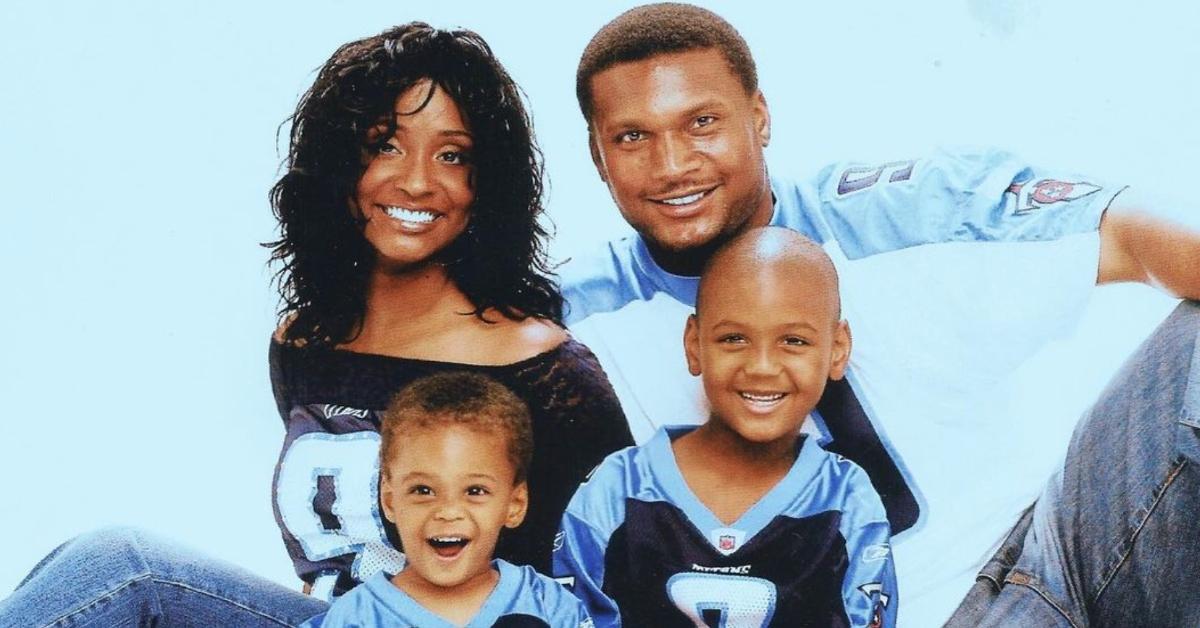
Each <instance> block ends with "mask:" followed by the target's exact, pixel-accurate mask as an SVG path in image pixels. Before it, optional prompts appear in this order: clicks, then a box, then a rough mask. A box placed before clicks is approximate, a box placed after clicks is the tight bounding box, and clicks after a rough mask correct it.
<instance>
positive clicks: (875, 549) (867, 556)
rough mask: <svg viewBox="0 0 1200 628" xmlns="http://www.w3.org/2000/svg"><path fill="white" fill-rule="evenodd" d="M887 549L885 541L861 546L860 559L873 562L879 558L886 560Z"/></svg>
mask: <svg viewBox="0 0 1200 628" xmlns="http://www.w3.org/2000/svg"><path fill="white" fill-rule="evenodd" d="M888 549H889V548H888V546H887V543H881V544H879V545H868V546H866V547H864V548H863V553H862V561H863V562H864V563H873V562H875V561H879V560H887V557H888Z"/></svg>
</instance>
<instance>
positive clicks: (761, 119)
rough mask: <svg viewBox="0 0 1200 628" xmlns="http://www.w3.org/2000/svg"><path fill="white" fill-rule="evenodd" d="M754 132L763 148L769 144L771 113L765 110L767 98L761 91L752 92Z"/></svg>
mask: <svg viewBox="0 0 1200 628" xmlns="http://www.w3.org/2000/svg"><path fill="white" fill-rule="evenodd" d="M754 130H755V131H756V132H757V133H758V141H759V142H760V143H761V144H762V146H763V147H764V148H765V147H766V146H767V144H770V143H771V111H770V110H769V109H767V97H766V96H763V93H762V90H758V91H756V92H754Z"/></svg>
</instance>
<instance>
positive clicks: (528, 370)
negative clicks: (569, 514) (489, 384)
mask: <svg viewBox="0 0 1200 628" xmlns="http://www.w3.org/2000/svg"><path fill="white" fill-rule="evenodd" d="M555 358H556V359H553V360H537V361H530V362H525V363H521V364H519V365H517V368H515V369H514V370H512V371H510V372H507V373H504V374H501V376H502V378H503V377H505V376H507V378H508V379H507V381H504V383H505V384H506V385H508V386H509V387H510V388H512V389H513V390H514V391H515V392H517V394H518V395H520V396H521V397H522V398H524V399H525V401H526V403H528V404H529V410H530V415H531V416H532V418H533V434H534V449H533V450H534V454H533V464H532V466H531V468H530V471H529V493H530V495H531V499H530V504H529V513H528V515H526V517H525V523H524V525H522V526H521V527H520V528H518V529H517V530H514V531H510V532H508V533H507V534H506V535H505V536H504V537H502V538H501V540H500V545H499V547H498V548H497V554H498V555H501V556H507V557H509V558H508V560H510V561H513V562H517V563H525V564H529V565H533V567H534V568H535V569H537V570H538V571H541V572H542V573H549V571H550V569H549V568H550V554H551V552H552V551H553V544H554V536H555V534H556V533H557V531H558V526H559V522H560V520H561V518H562V513H563V511H564V510H566V507H567V502H569V501H570V500H571V496H572V495H574V494H575V489H576V488H578V487H579V484H580V483H582V482H583V480H584V479H585V478H586V477H587V475H588V473H590V472H591V470H592V469H594V468H595V467H596V465H598V464H600V461H602V460H604V458H605V456H607V455H608V454H610V453H612V452H614V451H617V450H619V449H622V448H624V447H629V446H632V445H633V444H634V443H633V436H632V435H631V434H630V431H629V425H628V424H627V423H626V421H625V415H624V413H622V412H621V405H620V402H619V401H617V395H616V393H615V392H613V389H612V386H611V385H610V384H609V383H608V378H607V377H605V375H604V371H603V370H602V369H601V367H600V363H599V362H598V361H597V360H596V357H595V356H594V355H592V352H591V350H589V349H588V348H587V347H586V346H584V345H583V344H581V343H579V342H577V341H575V340H573V339H572V340H568V341H567V342H565V343H563V345H562V346H561V347H559V348H558V350H557V351H556V352H555Z"/></svg>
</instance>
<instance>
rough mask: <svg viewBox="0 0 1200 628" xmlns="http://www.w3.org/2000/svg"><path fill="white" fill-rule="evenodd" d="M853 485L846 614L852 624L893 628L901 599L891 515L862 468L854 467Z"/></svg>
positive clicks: (847, 526) (846, 527)
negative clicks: (891, 541)
mask: <svg viewBox="0 0 1200 628" xmlns="http://www.w3.org/2000/svg"><path fill="white" fill-rule="evenodd" d="M850 486H851V488H850V493H849V495H848V496H847V499H846V503H845V504H844V505H843V518H842V535H843V536H844V537H845V539H846V556H847V559H848V561H849V564H848V565H847V567H846V576H845V580H844V581H843V582H842V600H843V602H844V603H845V607H846V616H847V617H848V618H849V619H850V625H851V626H856V627H857V626H861V627H863V628H880V627H883V626H887V627H892V626H895V625H896V611H897V609H898V608H899V606H900V600H899V595H898V592H897V589H896V565H895V562H894V561H893V560H892V548H891V544H890V537H891V531H890V529H889V527H888V523H887V517H886V515H885V514H884V510H883V504H882V503H881V502H880V501H879V497H878V495H876V493H875V491H874V490H873V489H872V488H871V484H870V481H869V480H868V479H867V475H866V473H865V472H863V471H862V469H860V468H857V467H854V468H853V470H852V472H851V473H850Z"/></svg>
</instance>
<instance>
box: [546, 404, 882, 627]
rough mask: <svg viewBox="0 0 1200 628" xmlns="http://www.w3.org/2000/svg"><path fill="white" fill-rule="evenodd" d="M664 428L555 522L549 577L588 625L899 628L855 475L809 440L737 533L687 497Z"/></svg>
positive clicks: (878, 516) (868, 494)
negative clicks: (562, 585)
mask: <svg viewBox="0 0 1200 628" xmlns="http://www.w3.org/2000/svg"><path fill="white" fill-rule="evenodd" d="M690 429H693V428H668V429H666V430H661V431H659V432H658V433H656V434H655V436H654V437H653V438H652V439H651V440H650V442H648V443H647V444H646V445H644V446H642V447H635V448H630V449H626V450H624V451H621V452H618V453H616V454H613V455H612V456H610V457H609V458H608V459H607V460H605V462H604V463H603V464H602V465H601V466H600V467H599V468H598V469H597V470H596V472H595V474H593V476H592V477H591V479H589V480H588V481H587V482H586V483H585V484H584V485H583V486H581V487H580V489H579V492H578V493H576V494H575V497H574V499H572V500H571V504H570V506H569V507H568V508H567V512H566V514H565V515H564V517H563V528H562V543H561V547H560V548H559V549H557V550H556V551H555V557H554V569H555V575H556V576H558V578H559V581H560V582H566V583H569V584H571V585H572V586H573V587H574V590H575V593H576V595H578V596H579V597H580V599H582V600H584V602H585V604H586V605H587V607H588V611H589V613H591V615H592V617H593V618H594V619H595V621H596V623H597V626H615V625H621V626H627V627H630V626H633V627H639V626H654V627H662V628H670V627H676V626H677V627H680V628H688V627H699V628H704V627H706V626H722V627H727V628H765V627H768V626H789V627H794V626H814V627H816V626H822V627H824V626H869V625H871V622H872V621H874V619H875V618H876V616H877V615H878V617H879V618H880V619H881V620H882V621H884V622H885V625H889V626H890V625H894V617H895V612H896V608H897V604H896V586H895V575H894V572H893V567H892V561H891V554H890V551H889V549H888V548H889V546H888V526H887V519H886V516H885V514H884V510H883V506H882V504H881V503H880V501H879V498H878V497H877V496H876V494H875V492H874V490H873V489H872V488H871V485H870V482H869V481H868V479H867V477H866V475H865V474H864V473H863V471H862V469H860V468H858V467H857V466H856V465H854V464H853V463H851V462H849V461H848V460H845V459H844V458H841V457H840V456H836V455H834V454H830V453H828V452H826V451H824V450H823V449H821V448H820V447H819V446H818V445H817V444H816V443H815V442H812V441H807V442H803V443H802V444H801V448H800V453H799V455H798V456H797V458H796V462H795V463H794V464H793V466H792V468H791V470H789V472H788V474H787V475H786V476H785V477H784V479H783V480H781V481H780V482H779V484H777V485H776V486H775V487H774V488H772V489H771V490H770V491H769V492H768V493H767V494H766V495H765V496H764V497H763V498H762V499H761V500H759V502H758V503H756V504H755V505H754V506H753V507H751V509H750V510H749V511H747V512H746V513H745V514H744V515H742V517H741V518H740V519H738V521H736V522H734V523H732V524H730V525H725V524H723V523H722V522H720V521H719V520H717V519H716V517H715V516H714V515H712V514H711V512H709V511H708V510H707V508H705V507H704V505H703V504H702V503H701V502H700V500H699V498H697V497H696V496H695V495H694V494H693V493H691V491H690V489H688V487H687V484H686V483H685V481H684V479H683V477H682V475H681V474H680V472H679V469H678V467H677V466H676V464H675V459H674V455H673V454H672V451H671V440H672V438H674V437H678V436H679V435H682V434H683V433H686V432H687V431H688V430H690Z"/></svg>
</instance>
